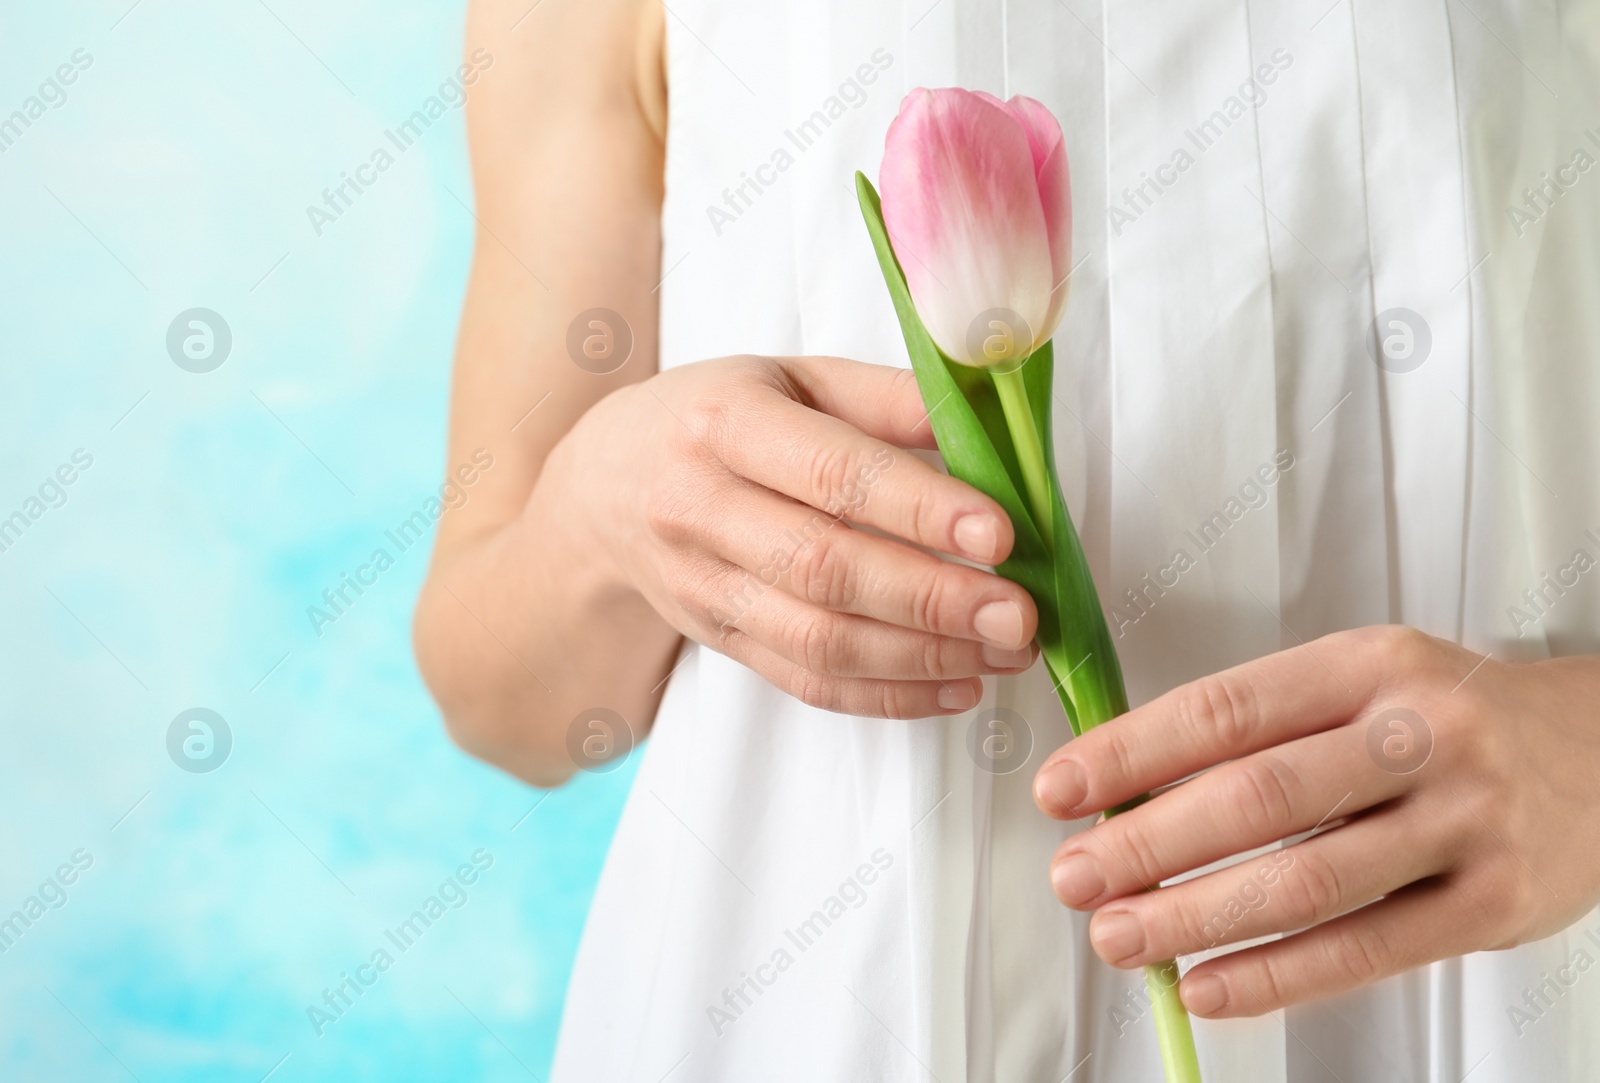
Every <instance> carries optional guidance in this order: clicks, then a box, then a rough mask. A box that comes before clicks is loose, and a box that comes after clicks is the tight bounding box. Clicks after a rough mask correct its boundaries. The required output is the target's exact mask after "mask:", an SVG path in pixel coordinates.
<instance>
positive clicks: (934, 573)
mask: <svg viewBox="0 0 1600 1083" xmlns="http://www.w3.org/2000/svg"><path fill="white" fill-rule="evenodd" d="M945 568H946V565H943V564H936V565H934V566H932V567H930V568H928V570H927V571H926V572H924V573H923V574H921V575H918V576H917V579H916V582H915V583H913V584H912V587H911V591H912V593H911V619H912V620H914V621H916V622H917V626H918V627H919V628H926V629H927V630H928V631H930V632H938V631H943V630H946V629H948V628H949V627H950V622H949V621H948V620H947V619H946V618H945V614H946V613H947V612H948V610H949V605H950V583H949V576H948V575H947V574H946V572H945Z"/></svg>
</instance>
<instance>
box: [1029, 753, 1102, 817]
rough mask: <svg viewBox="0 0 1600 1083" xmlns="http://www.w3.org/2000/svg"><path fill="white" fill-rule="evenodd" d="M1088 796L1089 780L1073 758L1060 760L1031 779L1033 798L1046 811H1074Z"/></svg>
mask: <svg viewBox="0 0 1600 1083" xmlns="http://www.w3.org/2000/svg"><path fill="white" fill-rule="evenodd" d="M1088 796H1089V781H1088V779H1086V778H1085V777H1084V774H1083V768H1082V767H1079V766H1078V764H1077V763H1076V762H1074V761H1073V760H1061V761H1059V762H1058V763H1055V764H1052V765H1051V766H1049V767H1046V768H1044V769H1043V770H1041V771H1040V772H1039V775H1038V777H1037V778H1035V779H1034V780H1033V800H1034V803H1036V804H1037V805H1038V806H1039V807H1040V808H1041V809H1043V810H1044V811H1046V812H1050V811H1052V810H1053V811H1056V812H1062V813H1069V812H1074V811H1076V810H1077V808H1078V806H1079V805H1081V804H1083V800H1084V798H1086V797H1088Z"/></svg>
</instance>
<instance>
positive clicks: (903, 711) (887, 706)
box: [717, 628, 983, 718]
mask: <svg viewBox="0 0 1600 1083" xmlns="http://www.w3.org/2000/svg"><path fill="white" fill-rule="evenodd" d="M717 647H718V649H720V650H722V651H723V653H725V654H727V655H728V656H729V657H730V658H733V659H734V660H735V661H738V662H742V663H743V664H744V665H747V666H749V667H750V668H751V669H753V670H755V671H756V672H757V673H759V674H761V676H763V677H765V678H766V679H767V681H768V682H770V683H771V684H772V685H773V686H774V687H775V688H777V689H779V690H780V691H783V692H787V693H789V695H791V696H793V697H794V698H796V699H798V700H800V701H802V702H803V703H807V704H810V705H811V706H813V707H820V708H822V709H823V710H826V711H836V712H838V713H839V714H851V715H862V716H865V717H872V718H934V717H937V716H940V715H951V714H960V713H961V712H963V711H970V710H972V708H974V707H976V706H977V705H978V698H979V697H980V696H981V695H982V694H983V682H982V681H981V680H979V679H978V678H977V677H966V678H960V679H957V680H953V681H932V680H921V681H885V680H870V679H861V678H850V677H833V676H825V675H823V674H820V673H817V672H815V671H814V670H809V669H806V668H805V667H803V666H800V665H796V664H795V663H794V662H792V661H790V660H789V659H787V658H784V657H783V656H782V655H780V654H778V653H777V652H775V651H773V650H771V649H770V648H768V647H766V646H765V645H763V644H762V643H760V642H758V641H757V640H756V639H754V638H753V637H751V636H749V635H747V634H746V633H744V632H742V631H740V630H739V629H737V628H733V629H729V630H728V632H727V634H725V635H724V636H723V637H722V639H721V640H720V641H719V642H718V644H717Z"/></svg>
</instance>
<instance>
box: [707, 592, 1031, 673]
mask: <svg viewBox="0 0 1600 1083" xmlns="http://www.w3.org/2000/svg"><path fill="white" fill-rule="evenodd" d="M722 625H723V632H724V634H726V630H727V629H728V628H737V629H738V630H739V631H741V632H744V633H745V634H746V635H749V636H750V637H751V638H753V639H755V640H756V641H757V642H759V643H760V644H761V645H762V646H764V647H766V648H767V649H769V650H771V651H773V652H775V653H776V654H778V655H780V656H781V657H783V658H786V659H788V660H789V661H791V662H793V663H794V664H795V665H797V666H800V667H801V668H802V669H806V670H809V671H811V672H813V673H817V674H820V675H823V676H828V677H864V678H870V679H875V680H894V681H904V680H937V681H942V680H953V679H957V678H962V677H973V676H976V675H978V674H980V673H1020V672H1022V671H1023V670H1024V669H1026V668H1027V667H1028V666H1029V665H1031V664H1032V663H1033V652H1032V650H1031V649H1030V648H1027V647H1022V648H1019V649H1017V650H1011V651H1006V650H1000V649H998V648H993V647H988V646H986V645H985V644H982V643H978V642H976V641H974V640H971V639H956V638H954V637H951V636H940V635H933V634H932V633H929V632H919V631H916V630H915V629H911V628H894V627H891V626H890V625H887V624H884V623H883V622H882V621H878V620H873V619H871V618H870V617H859V616H856V615H854V614H850V613H835V612H832V611H830V610H827V609H823V608H822V607H821V606H816V605H812V604H811V603H809V602H804V601H801V600H800V599H799V598H796V597H794V596H793V595H791V594H788V593H786V592H784V591H781V590H768V591H765V592H763V593H762V594H760V596H759V597H756V598H754V599H753V600H752V602H751V604H750V605H748V606H746V607H745V608H744V609H743V610H742V611H741V612H739V613H738V614H736V615H735V616H734V618H733V619H732V620H726V619H724V620H723V621H722ZM996 663H998V664H996Z"/></svg>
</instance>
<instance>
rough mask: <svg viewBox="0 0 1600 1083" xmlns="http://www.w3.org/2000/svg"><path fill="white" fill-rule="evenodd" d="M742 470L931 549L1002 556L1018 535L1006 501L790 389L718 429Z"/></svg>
mask: <svg viewBox="0 0 1600 1083" xmlns="http://www.w3.org/2000/svg"><path fill="white" fill-rule="evenodd" d="M708 439H709V442H710V444H711V447H712V450H713V451H714V452H715V454H716V456H717V457H718V458H719V459H720V460H721V461H722V463H723V464H724V465H725V466H726V467H727V468H728V469H730V470H732V471H733V472H734V473H735V474H737V475H739V476H740V477H743V478H748V479H750V480H751V481H753V482H756V483H757V484H759V485H764V486H766V487H767V488H768V489H771V490H772V491H774V492H778V493H783V494H784V495H786V496H789V497H792V498H794V499H795V500H798V501H800V502H801V503H802V504H807V505H810V506H811V507H813V508H820V509H822V510H823V511H826V512H828V513H830V514H833V515H838V516H842V517H844V518H847V519H849V520H851V521H852V522H856V523H863V524H865V525H867V526H871V527H875V528H877V529H878V530H882V531H884V532H886V533H888V534H893V535H894V536H896V537H899V538H905V539H906V540H907V541H910V542H914V543H915V544H917V545H921V546H924V547H926V548H928V549H936V550H938V551H940V552H943V553H950V554H952V555H954V556H960V557H965V558H967V559H968V560H971V561H974V562H976V563H979V564H987V565H991V566H992V565H995V564H998V563H1000V562H1001V561H1003V560H1005V558H1006V557H1007V556H1009V555H1010V553H1011V545H1012V542H1013V541H1014V540H1015V534H1014V533H1013V531H1012V528H1011V520H1010V519H1009V518H1007V516H1006V514H1005V511H1004V510H1003V509H1002V508H1001V507H1000V505H999V504H997V503H995V502H994V501H993V500H991V499H990V498H989V497H987V496H985V495H984V494H983V493H980V492H979V491H978V490H977V489H974V488H973V487H972V486H970V485H968V484H966V483H965V482H963V481H959V480H957V479H955V478H953V477H950V476H949V475H948V474H942V473H940V472H939V471H938V470H935V469H934V468H933V467H932V466H930V465H928V464H927V463H926V462H923V461H922V460H921V459H919V458H917V457H916V456H915V455H913V454H911V453H910V452H908V451H903V450H901V449H899V448H896V447H893V446H891V445H890V444H888V443H885V442H884V441H883V440H880V439H877V438H876V437H872V436H867V435H865V434H864V433H862V432H861V431H859V430H858V429H856V428H855V427H854V426H853V425H851V424H850V423H848V422H846V421H842V420H840V419H839V418H837V417H832V416H830V415H828V414H824V413H819V412H818V411H816V410H812V409H811V408H809V407H807V406H805V405H802V404H801V403H798V402H795V401H794V400H793V399H789V398H786V397H784V396H782V395H770V396H760V397H758V398H756V399H754V400H753V401H751V402H749V403H747V404H745V405H744V406H743V408H741V409H740V410H738V411H737V412H735V413H733V414H731V415H729V417H728V418H727V419H726V421H724V422H723V423H722V424H721V425H720V426H718V428H717V430H716V431H713V432H711V433H709V435H708Z"/></svg>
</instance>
